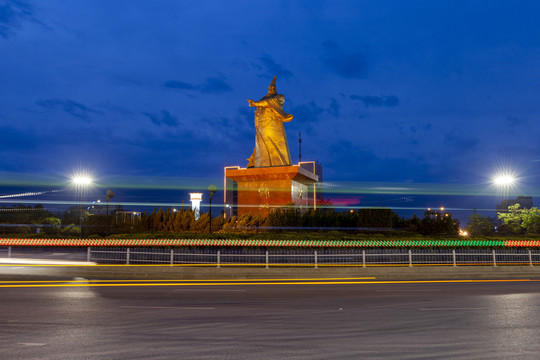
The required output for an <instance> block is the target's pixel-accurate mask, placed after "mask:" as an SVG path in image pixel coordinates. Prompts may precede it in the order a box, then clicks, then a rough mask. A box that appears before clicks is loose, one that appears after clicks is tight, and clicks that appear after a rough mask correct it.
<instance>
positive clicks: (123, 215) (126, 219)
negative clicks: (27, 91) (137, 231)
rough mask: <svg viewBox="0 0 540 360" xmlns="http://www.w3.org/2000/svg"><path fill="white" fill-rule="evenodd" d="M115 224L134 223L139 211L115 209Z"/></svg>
mask: <svg viewBox="0 0 540 360" xmlns="http://www.w3.org/2000/svg"><path fill="white" fill-rule="evenodd" d="M114 216H115V219H116V223H117V224H132V225H133V224H135V223H136V222H137V221H138V220H139V219H140V218H141V213H140V212H139V211H116V212H115V213H114Z"/></svg>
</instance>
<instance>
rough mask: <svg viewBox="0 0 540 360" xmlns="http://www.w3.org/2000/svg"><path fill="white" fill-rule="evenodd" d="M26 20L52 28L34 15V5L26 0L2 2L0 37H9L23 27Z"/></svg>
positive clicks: (0, 7)
mask: <svg viewBox="0 0 540 360" xmlns="http://www.w3.org/2000/svg"><path fill="white" fill-rule="evenodd" d="M24 21H30V22H33V23H35V24H39V25H41V27H42V28H44V29H47V30H51V28H50V27H49V26H47V25H45V24H44V23H43V22H41V21H40V20H38V19H36V18H35V17H34V15H33V9H32V7H31V6H30V5H29V4H27V3H25V2H24V1H20V0H7V1H5V2H4V4H0V37H3V38H4V39H7V38H8V37H10V36H11V35H13V34H14V33H15V31H16V30H19V29H20V28H21V27H22V23H23V22H24Z"/></svg>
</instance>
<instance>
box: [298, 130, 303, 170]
mask: <svg viewBox="0 0 540 360" xmlns="http://www.w3.org/2000/svg"><path fill="white" fill-rule="evenodd" d="M301 162H302V133H301V132H300V131H299V132H298V163H301Z"/></svg>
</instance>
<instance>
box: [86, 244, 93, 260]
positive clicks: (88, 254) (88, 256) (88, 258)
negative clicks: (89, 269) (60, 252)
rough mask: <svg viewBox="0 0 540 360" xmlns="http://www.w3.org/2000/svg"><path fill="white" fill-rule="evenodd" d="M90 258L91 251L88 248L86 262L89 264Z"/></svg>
mask: <svg viewBox="0 0 540 360" xmlns="http://www.w3.org/2000/svg"><path fill="white" fill-rule="evenodd" d="M91 258H92V249H91V248H90V246H89V247H88V248H87V249H86V262H90V259H91Z"/></svg>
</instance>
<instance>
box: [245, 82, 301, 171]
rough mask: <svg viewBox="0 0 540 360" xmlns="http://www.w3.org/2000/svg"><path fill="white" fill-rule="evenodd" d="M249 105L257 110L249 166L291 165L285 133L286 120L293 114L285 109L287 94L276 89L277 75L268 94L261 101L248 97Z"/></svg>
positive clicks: (290, 118) (289, 119)
mask: <svg viewBox="0 0 540 360" xmlns="http://www.w3.org/2000/svg"><path fill="white" fill-rule="evenodd" d="M248 103H249V106H251V107H253V106H255V107H257V110H255V131H256V135H255V149H254V150H253V154H251V156H250V157H249V159H247V160H248V165H247V167H248V168H251V167H262V166H282V165H291V154H290V152H289V143H288V142H287V135H286V134H285V127H284V126H283V123H284V122H289V121H291V120H292V118H293V116H292V115H290V114H287V113H286V112H284V111H283V103H285V96H283V95H281V94H278V93H277V91H276V77H275V76H274V79H273V80H272V82H271V83H270V86H269V87H268V94H267V95H266V96H265V97H263V98H262V99H261V100H259V101H253V100H251V99H248Z"/></svg>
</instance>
